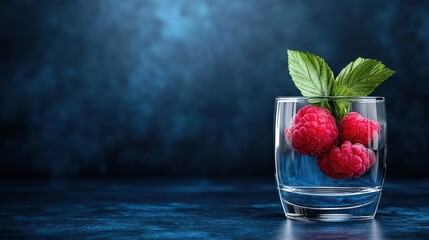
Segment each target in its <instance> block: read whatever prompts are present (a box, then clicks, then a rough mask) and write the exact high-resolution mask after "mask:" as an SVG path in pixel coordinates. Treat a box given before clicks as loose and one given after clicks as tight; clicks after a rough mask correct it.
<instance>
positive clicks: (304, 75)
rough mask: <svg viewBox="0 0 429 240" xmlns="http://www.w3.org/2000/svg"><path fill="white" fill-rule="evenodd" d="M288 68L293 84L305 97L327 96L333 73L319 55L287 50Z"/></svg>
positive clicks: (331, 84)
mask: <svg viewBox="0 0 429 240" xmlns="http://www.w3.org/2000/svg"><path fill="white" fill-rule="evenodd" d="M287 55H288V68H289V73H290V75H291V77H292V81H293V82H294V83H295V86H296V87H297V88H298V89H299V90H300V91H301V94H302V95H303V96H305V97H314V96H329V95H331V92H332V86H333V82H334V74H333V73H332V70H331V69H330V68H329V66H328V64H326V62H325V60H323V59H322V58H321V57H319V56H316V55H314V54H311V53H304V52H300V51H293V50H287Z"/></svg>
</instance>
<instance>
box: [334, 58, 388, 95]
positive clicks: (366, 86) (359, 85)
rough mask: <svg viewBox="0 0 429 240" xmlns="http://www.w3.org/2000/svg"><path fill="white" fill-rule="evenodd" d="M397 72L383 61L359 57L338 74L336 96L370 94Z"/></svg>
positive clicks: (335, 88) (335, 87) (335, 85)
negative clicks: (387, 66)
mask: <svg viewBox="0 0 429 240" xmlns="http://www.w3.org/2000/svg"><path fill="white" fill-rule="evenodd" d="M394 73H395V72H394V71H392V70H390V69H388V68H386V67H385V66H384V64H383V63H381V62H380V61H377V60H373V59H369V58H358V59H356V60H355V61H353V62H351V63H349V64H348V65H347V66H346V67H345V68H344V69H343V70H341V72H340V74H338V76H337V79H336V81H335V84H334V86H333V95H335V96H368V95H369V94H370V93H372V92H373V91H374V89H375V88H376V87H377V86H378V85H380V84H381V83H382V82H384V81H385V80H386V79H387V78H389V77H390V76H392V75H393V74H394Z"/></svg>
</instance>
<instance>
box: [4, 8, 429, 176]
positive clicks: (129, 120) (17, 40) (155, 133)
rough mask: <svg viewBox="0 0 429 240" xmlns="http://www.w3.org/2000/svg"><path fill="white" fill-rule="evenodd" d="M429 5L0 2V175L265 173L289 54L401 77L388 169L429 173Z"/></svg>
mask: <svg viewBox="0 0 429 240" xmlns="http://www.w3.org/2000/svg"><path fill="white" fill-rule="evenodd" d="M428 44H429V3H427V2H426V3H424V2H423V1H405V0H404V1H372V0H359V1H357V0H356V1H334V0H329V1H316V0H314V1H298V0H294V1H280V0H279V1H276V0H270V1H259V0H253V1H247V0H246V1H245V0H242V1H226V0H225V1H209V0H202V1H193V0H187V1H173V0H171V1H160V0H153V1H115V0H111V1H109V0H105V1H76V0H73V1H2V2H1V5H0V51H1V59H0V79H1V83H0V84H1V85H0V143H1V145H0V174H1V177H6V178H7V177H121V176H130V177H134V176H167V175H168V176H207V177H216V176H243V175H248V176H249V175H251V176H255V175H261V176H262V175H267V176H272V174H273V165H274V159H273V137H272V132H273V130H272V127H273V108H274V98H275V97H276V96H278V95H298V94H299V92H298V91H297V89H296V88H295V87H294V86H293V84H292V82H291V80H290V76H289V74H288V72H287V68H286V61H287V59H286V53H285V51H286V49H298V50H303V51H309V52H313V53H316V54H318V55H320V56H323V57H324V58H325V60H326V61H327V62H328V63H329V64H330V66H331V67H332V69H333V70H334V73H336V74H337V73H338V72H339V70H340V69H341V68H342V67H343V66H345V65H346V64H347V63H349V62H350V61H352V60H354V59H355V58H357V57H359V56H362V57H370V58H375V59H378V60H381V61H382V62H384V63H385V64H386V65H387V66H388V67H390V68H391V69H393V70H396V72H397V73H396V75H395V76H394V77H393V78H391V79H390V80H389V81H387V82H386V83H384V84H383V85H381V86H380V87H379V88H378V89H377V90H376V91H375V93H374V95H381V96H385V97H386V100H387V111H388V133H389V135H388V136H389V153H388V176H392V177H427V176H428V174H427V171H428V169H429V161H428V158H429V128H428V127H427V122H428V119H429V113H428V110H429V109H428V107H427V104H428V103H429V83H428V74H429V66H428V64H429V47H428Z"/></svg>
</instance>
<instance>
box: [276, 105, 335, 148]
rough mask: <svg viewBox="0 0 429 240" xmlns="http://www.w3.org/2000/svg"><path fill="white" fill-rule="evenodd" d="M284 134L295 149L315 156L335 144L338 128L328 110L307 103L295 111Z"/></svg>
mask: <svg viewBox="0 0 429 240" xmlns="http://www.w3.org/2000/svg"><path fill="white" fill-rule="evenodd" d="M284 134H285V139H286V141H288V142H289V143H290V144H291V145H292V147H293V148H294V149H295V150H296V151H298V152H300V153H302V154H306V155H311V156H317V155H320V154H322V153H324V152H327V151H329V149H331V148H332V146H334V145H336V144H337V138H338V129H337V125H336V123H335V118H334V117H333V116H332V115H331V113H330V112H329V111H328V110H326V109H324V108H320V107H315V106H311V105H307V106H305V107H303V108H301V109H300V110H299V111H298V112H297V114H296V115H295V117H294V118H293V122H292V125H291V126H289V127H288V128H286V129H285V133H284Z"/></svg>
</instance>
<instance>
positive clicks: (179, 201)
mask: <svg viewBox="0 0 429 240" xmlns="http://www.w3.org/2000/svg"><path fill="white" fill-rule="evenodd" d="M0 192H1V195H0V196H1V199H0V204H1V205H0V206H1V212H0V239H14V238H16V239H21V238H24V239H26V238H27V239H28V238H29V239H35V238H36V239H37V238H45V237H49V238H61V239H64V238H69V239H79V238H85V239H88V238H89V239H98V238H99V239H106V238H115V239H127V238H130V239H136V238H137V239H139V238H141V239H429V181H408V182H398V181H396V182H395V181H389V180H387V183H386V185H385V188H384V191H383V196H382V200H381V203H380V206H379V210H378V213H377V216H376V218H375V219H374V220H370V221H360V222H342V223H322V222H299V221H293V220H287V219H286V218H285V217H284V214H283V211H282V209H281V206H280V201H279V199H278V195H277V191H276V188H275V182H274V180H271V179H268V180H267V179H259V180H249V179H240V180H237V179H235V180H183V179H182V180H175V179H158V180H155V179H153V180H109V181H107V180H93V181H90V180H87V181H82V180H80V181H76V180H75V181H60V180H51V181H3V182H0Z"/></svg>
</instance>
